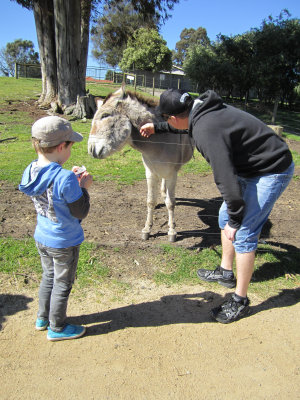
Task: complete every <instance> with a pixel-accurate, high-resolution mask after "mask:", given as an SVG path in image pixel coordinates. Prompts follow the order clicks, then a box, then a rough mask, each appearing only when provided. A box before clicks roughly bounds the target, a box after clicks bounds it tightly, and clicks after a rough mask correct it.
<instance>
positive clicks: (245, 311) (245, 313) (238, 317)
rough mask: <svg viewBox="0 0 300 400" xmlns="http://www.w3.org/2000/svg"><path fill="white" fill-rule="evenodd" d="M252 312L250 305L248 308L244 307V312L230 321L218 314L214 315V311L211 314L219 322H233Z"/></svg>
mask: <svg viewBox="0 0 300 400" xmlns="http://www.w3.org/2000/svg"><path fill="white" fill-rule="evenodd" d="M250 313H251V310H250V307H249V306H247V307H246V308H244V310H243V312H241V313H240V314H239V315H238V316H237V318H234V319H231V320H229V321H228V320H223V319H221V318H218V316H216V315H214V313H213V312H212V311H211V312H210V315H211V317H212V318H213V319H214V320H215V321H218V322H220V323H221V324H230V323H231V322H235V321H238V320H239V319H241V318H243V317H245V316H247V315H249V314H250Z"/></svg>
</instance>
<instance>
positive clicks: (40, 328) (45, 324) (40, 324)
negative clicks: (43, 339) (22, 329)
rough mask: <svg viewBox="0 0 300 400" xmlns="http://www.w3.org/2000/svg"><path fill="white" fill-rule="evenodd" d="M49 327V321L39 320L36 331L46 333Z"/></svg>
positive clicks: (36, 323) (36, 322)
mask: <svg viewBox="0 0 300 400" xmlns="http://www.w3.org/2000/svg"><path fill="white" fill-rule="evenodd" d="M48 325H49V320H48V319H41V318H37V320H36V321H35V329H36V330H38V331H45V330H46V329H47V327H48Z"/></svg>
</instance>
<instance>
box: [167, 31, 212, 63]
mask: <svg viewBox="0 0 300 400" xmlns="http://www.w3.org/2000/svg"><path fill="white" fill-rule="evenodd" d="M195 45H200V46H204V47H207V46H209V45H210V40H209V38H208V36H207V32H206V29H205V28H202V27H199V28H198V29H196V30H195V29H194V28H190V29H187V28H184V29H183V31H182V32H181V34H180V40H179V41H178V42H177V43H176V47H175V51H174V52H173V60H174V62H175V63H176V65H179V66H182V65H183V63H184V60H185V58H186V55H187V52H188V50H189V49H190V48H192V47H193V46H195Z"/></svg>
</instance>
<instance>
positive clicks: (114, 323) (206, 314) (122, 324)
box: [68, 289, 300, 336]
mask: <svg viewBox="0 0 300 400" xmlns="http://www.w3.org/2000/svg"><path fill="white" fill-rule="evenodd" d="M230 296H231V293H227V294H226V295H224V296H221V295H219V294H217V293H213V292H211V291H206V292H202V293H196V294H194V293H193V294H181V295H170V296H163V297H161V299H160V300H156V301H151V302H146V303H140V304H130V305H128V306H124V307H119V308H115V309H112V310H108V311H103V312H99V313H93V314H86V315H81V316H75V317H69V318H68V321H69V322H70V323H73V324H83V325H91V324H92V325H91V326H89V327H88V329H87V334H88V335H90V336H94V335H103V334H107V333H110V332H114V331H118V330H122V329H126V328H129V327H133V328H140V327H159V326H166V325H174V324H197V323H198V324H199V323H211V322H213V323H215V321H214V320H212V318H211V316H210V311H211V309H212V308H213V307H216V306H218V305H219V304H221V303H222V302H223V301H225V300H227V299H228V298H229V297H230ZM299 301H300V289H291V290H282V291H281V292H280V293H279V294H278V295H277V296H273V297H271V298H269V299H267V300H266V301H263V302H262V303H261V304H258V305H256V306H253V307H250V315H249V316H250V317H251V315H253V314H257V313H259V312H261V311H266V310H270V309H272V308H278V307H288V306H292V305H294V304H297V303H298V302H299Z"/></svg>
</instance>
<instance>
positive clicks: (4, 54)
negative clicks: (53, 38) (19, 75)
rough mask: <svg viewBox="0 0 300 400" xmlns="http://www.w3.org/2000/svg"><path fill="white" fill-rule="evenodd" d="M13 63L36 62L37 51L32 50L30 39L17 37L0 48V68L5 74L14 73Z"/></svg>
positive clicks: (11, 74) (32, 45) (12, 74)
mask: <svg viewBox="0 0 300 400" xmlns="http://www.w3.org/2000/svg"><path fill="white" fill-rule="evenodd" d="M15 63H19V64H38V63H39V53H37V52H35V51H34V44H33V42H32V41H31V40H22V39H17V40H15V41H14V42H9V43H7V44H6V47H4V48H3V49H1V50H0V70H1V72H2V73H3V74H4V75H6V76H9V75H10V76H14V75H15Z"/></svg>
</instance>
